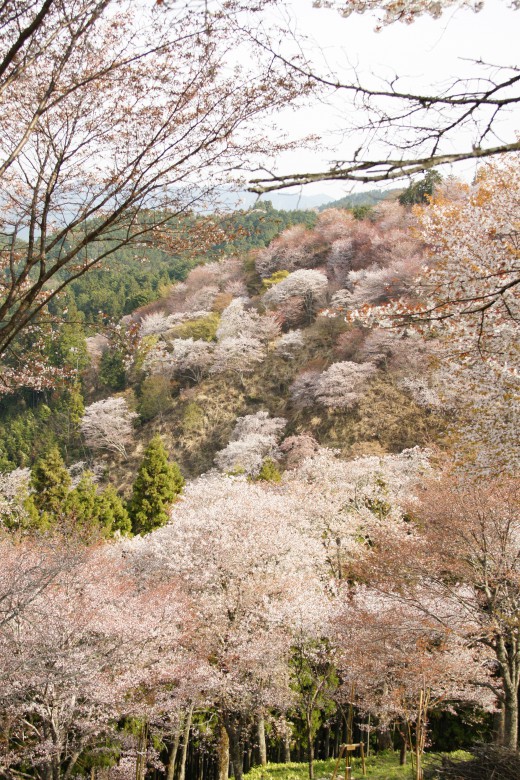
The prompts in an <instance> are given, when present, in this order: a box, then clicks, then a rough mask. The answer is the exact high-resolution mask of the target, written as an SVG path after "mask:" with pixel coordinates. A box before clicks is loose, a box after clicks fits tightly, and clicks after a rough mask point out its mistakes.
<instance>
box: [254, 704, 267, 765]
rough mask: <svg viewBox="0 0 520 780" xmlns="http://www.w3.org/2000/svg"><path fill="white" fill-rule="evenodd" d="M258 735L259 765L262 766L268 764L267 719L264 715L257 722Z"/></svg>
mask: <svg viewBox="0 0 520 780" xmlns="http://www.w3.org/2000/svg"><path fill="white" fill-rule="evenodd" d="M256 735H257V739H258V763H259V764H260V766H265V765H266V764H267V746H266V744H265V718H264V716H263V713H262V714H261V715H259V716H258V720H257V722H256Z"/></svg>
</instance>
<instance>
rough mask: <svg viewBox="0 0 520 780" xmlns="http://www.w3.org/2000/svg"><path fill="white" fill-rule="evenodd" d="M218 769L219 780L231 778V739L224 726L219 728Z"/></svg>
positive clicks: (221, 725)
mask: <svg viewBox="0 0 520 780" xmlns="http://www.w3.org/2000/svg"><path fill="white" fill-rule="evenodd" d="M217 756H218V767H217V780H228V776H229V737H228V733H227V731H226V729H225V726H224V724H223V723H222V722H221V724H220V727H219V740H218V748H217Z"/></svg>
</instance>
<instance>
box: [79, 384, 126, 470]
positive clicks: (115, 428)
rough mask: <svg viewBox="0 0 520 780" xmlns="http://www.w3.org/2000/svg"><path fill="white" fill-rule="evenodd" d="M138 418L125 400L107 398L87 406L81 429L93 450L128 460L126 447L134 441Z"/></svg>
mask: <svg viewBox="0 0 520 780" xmlns="http://www.w3.org/2000/svg"><path fill="white" fill-rule="evenodd" d="M137 417H138V415H137V413H136V412H131V411H130V409H129V408H128V404H127V402H126V401H125V399H124V398H117V397H113V398H107V399H105V400H104V401H95V402H94V403H93V404H90V406H87V408H86V409H85V414H84V415H83V418H82V420H81V424H80V428H81V432H82V434H83V436H84V437H85V441H86V443H87V445H88V446H89V447H92V449H97V450H108V451H110V452H117V453H118V454H119V455H122V456H123V457H124V458H126V445H127V444H129V443H130V442H131V441H132V438H133V431H134V429H133V421H134V420H135V419H137Z"/></svg>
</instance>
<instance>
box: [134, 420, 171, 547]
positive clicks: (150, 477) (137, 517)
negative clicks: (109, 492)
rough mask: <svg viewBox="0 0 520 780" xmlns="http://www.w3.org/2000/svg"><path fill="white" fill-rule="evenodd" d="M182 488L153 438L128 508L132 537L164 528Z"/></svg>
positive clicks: (158, 444)
mask: <svg viewBox="0 0 520 780" xmlns="http://www.w3.org/2000/svg"><path fill="white" fill-rule="evenodd" d="M183 487H184V478H183V476H182V474H181V472H180V469H179V467H178V465H177V464H176V463H169V462H168V453H167V452H166V449H165V447H164V444H163V443H162V440H161V437H160V436H158V435H157V436H154V437H153V439H152V440H151V442H150V444H149V445H148V447H147V448H146V451H145V454H144V458H143V461H142V463H141V465H140V467H139V471H138V472H137V477H136V480H135V482H134V488H133V494H132V498H131V499H130V502H129V505H128V513H129V515H130V519H131V521H132V530H133V531H134V533H136V534H146V533H149V532H150V531H153V530H154V529H155V528H159V527H160V526H162V525H165V523H167V521H168V507H169V506H170V504H171V503H172V502H173V500H174V499H175V497H176V496H177V495H178V494H179V493H180V492H181V490H182V488H183Z"/></svg>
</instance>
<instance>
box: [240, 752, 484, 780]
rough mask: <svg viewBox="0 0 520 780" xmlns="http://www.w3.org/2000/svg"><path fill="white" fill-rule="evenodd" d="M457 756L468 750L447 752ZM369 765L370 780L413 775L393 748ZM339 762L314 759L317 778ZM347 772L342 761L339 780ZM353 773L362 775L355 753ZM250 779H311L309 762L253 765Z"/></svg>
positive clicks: (404, 779)
mask: <svg viewBox="0 0 520 780" xmlns="http://www.w3.org/2000/svg"><path fill="white" fill-rule="evenodd" d="M448 755H449V756H451V757H452V758H454V759H460V760H462V759H465V758H466V759H467V758H469V754H468V753H464V752H463V751H460V750H459V751H456V752H454V753H450V754H448ZM439 758H440V756H439V754H438V753H434V754H428V753H427V754H426V755H425V757H424V764H425V766H428V765H430V764H433V763H434V762H435V761H437V760H438V759H439ZM365 761H366V767H367V777H368V778H369V780H410V779H411V777H412V770H411V765H410V763H408V764H405V765H404V766H400V765H399V754H398V753H394V752H393V751H392V752H386V751H385V752H383V753H378V754H377V755H371V756H369V757H368V758H366V759H365ZM335 765H336V759H335V758H329V759H328V760H327V761H315V762H314V772H315V777H316V780H322V778H323V779H324V778H328V779H329V778H330V777H332V773H333V771H334V767H335ZM344 775H345V762H344V761H341V763H340V766H339V768H338V780H340V779H341V778H342V777H344ZM352 775H353V777H356V778H360V777H361V776H362V775H361V759H360V758H359V757H358V756H355V757H354V758H353V759H352ZM244 777H245V778H247V780H308V777H309V766H308V764H307V763H305V764H301V763H294V762H291V763H288V764H267V766H255V767H253V769H250V770H249V772H248V773H247V774H246V775H244Z"/></svg>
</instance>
